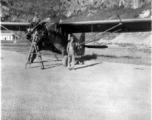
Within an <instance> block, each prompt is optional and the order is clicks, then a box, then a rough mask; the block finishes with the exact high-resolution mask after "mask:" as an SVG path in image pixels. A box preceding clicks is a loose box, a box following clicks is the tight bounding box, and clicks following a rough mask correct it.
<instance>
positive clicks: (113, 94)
mask: <svg viewBox="0 0 152 120" xmlns="http://www.w3.org/2000/svg"><path fill="white" fill-rule="evenodd" d="M26 60H27V55H26V54H21V53H18V52H12V51H7V50H2V56H1V61H2V66H1V70H2V73H1V75H2V76H1V79H2V80H1V81H2V89H1V90H2V99H1V101H2V120H150V116H151V100H150V98H151V97H150V96H151V66H147V65H133V64H122V63H112V62H105V61H104V62H103V61H102V60H100V59H96V60H90V61H85V64H84V65H76V70H73V71H69V70H68V69H67V68H65V67H63V66H62V65H61V61H60V60H59V61H56V59H55V58H54V57H48V56H43V60H44V65H45V69H44V70H41V69H40V67H39V64H38V63H34V64H32V65H31V67H30V68H28V69H25V63H26Z"/></svg>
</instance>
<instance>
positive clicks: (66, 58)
mask: <svg viewBox="0 0 152 120" xmlns="http://www.w3.org/2000/svg"><path fill="white" fill-rule="evenodd" d="M62 65H63V66H64V67H67V66H68V56H67V55H65V56H64V57H63V59H62Z"/></svg>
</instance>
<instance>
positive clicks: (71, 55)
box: [67, 37, 75, 70]
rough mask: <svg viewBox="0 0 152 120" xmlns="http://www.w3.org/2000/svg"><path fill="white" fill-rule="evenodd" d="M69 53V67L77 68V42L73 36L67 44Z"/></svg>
mask: <svg viewBox="0 0 152 120" xmlns="http://www.w3.org/2000/svg"><path fill="white" fill-rule="evenodd" d="M67 53H68V69H69V70H71V69H73V70H75V68H74V64H75V43H74V40H73V37H71V38H70V40H69V43H68V45H67Z"/></svg>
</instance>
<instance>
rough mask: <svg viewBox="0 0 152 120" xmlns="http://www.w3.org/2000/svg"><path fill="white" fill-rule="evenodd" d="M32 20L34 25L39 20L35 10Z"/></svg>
mask: <svg viewBox="0 0 152 120" xmlns="http://www.w3.org/2000/svg"><path fill="white" fill-rule="evenodd" d="M32 22H33V24H34V26H35V25H37V24H38V23H39V22H40V18H39V16H38V13H37V12H35V16H34V18H33V20H32Z"/></svg>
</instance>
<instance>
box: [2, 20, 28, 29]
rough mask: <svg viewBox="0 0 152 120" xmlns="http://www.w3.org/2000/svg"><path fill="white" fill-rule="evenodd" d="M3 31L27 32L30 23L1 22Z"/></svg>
mask: <svg viewBox="0 0 152 120" xmlns="http://www.w3.org/2000/svg"><path fill="white" fill-rule="evenodd" d="M0 26H1V30H5V28H7V29H8V30H16V31H26V28H28V27H29V26H30V23H19V22H1V23H0Z"/></svg>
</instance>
